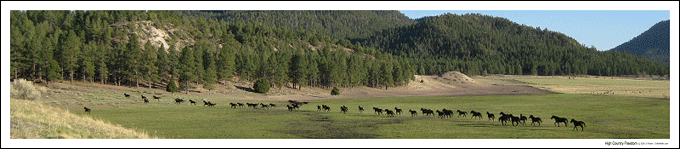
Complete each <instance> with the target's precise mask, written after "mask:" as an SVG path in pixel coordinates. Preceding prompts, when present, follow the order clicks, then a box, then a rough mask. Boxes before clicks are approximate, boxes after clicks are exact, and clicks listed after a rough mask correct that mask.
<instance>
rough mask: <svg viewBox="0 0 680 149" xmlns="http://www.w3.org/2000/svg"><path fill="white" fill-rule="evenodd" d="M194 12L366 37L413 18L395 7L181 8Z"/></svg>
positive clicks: (281, 26) (335, 35)
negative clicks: (373, 8) (370, 9)
mask: <svg viewBox="0 0 680 149" xmlns="http://www.w3.org/2000/svg"><path fill="white" fill-rule="evenodd" d="M182 12H183V13H186V14H189V15H193V16H203V17H206V18H215V19H218V20H224V21H226V22H227V23H234V22H246V23H247V22H260V23H263V24H266V25H272V26H275V27H280V28H288V29H293V30H295V31H303V32H316V33H320V34H323V35H328V36H331V37H334V38H338V39H345V38H365V37H368V36H369V35H372V34H373V33H374V32H376V31H379V30H383V29H389V28H394V27H399V26H404V25H411V24H414V23H415V21H414V20H412V19H410V18H408V17H407V16H406V15H404V14H402V13H401V12H399V11H396V10H372V11H369V10H319V11H315V10H253V11H243V10H221V11H182Z"/></svg>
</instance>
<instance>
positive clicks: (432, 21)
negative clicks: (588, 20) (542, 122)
mask: <svg viewBox="0 0 680 149" xmlns="http://www.w3.org/2000/svg"><path fill="white" fill-rule="evenodd" d="M353 41H357V42H360V43H361V44H362V45H363V46H366V47H374V48H376V49H379V50H381V51H385V52H387V53H391V54H394V55H395V56H406V57H410V58H413V60H414V61H413V62H414V64H416V68H417V70H418V73H419V74H441V73H443V72H447V71H451V70H458V71H461V72H463V73H465V74H467V75H476V74H484V73H490V74H531V75H573V74H588V75H607V76H610V75H637V74H639V73H646V74H659V75H665V74H668V72H669V69H668V68H669V66H668V64H661V63H655V62H652V61H649V60H646V59H644V58H641V57H637V56H634V55H630V54H621V53H611V52H600V51H597V50H596V49H595V48H594V47H591V48H588V47H585V46H584V45H580V44H579V43H578V42H577V41H576V40H574V39H573V38H571V37H569V36H566V35H564V34H562V33H558V32H553V31H549V30H548V29H547V28H543V29H541V28H539V27H536V28H532V27H529V26H525V25H519V24H517V23H514V22H512V21H510V20H508V19H505V18H500V17H492V16H488V15H481V14H465V15H455V14H443V15H440V16H434V17H427V18H422V19H419V21H418V23H417V24H414V25H408V26H402V27H398V28H394V29H386V30H382V31H379V32H377V33H376V34H375V35H373V36H371V37H370V38H366V39H355V40H353Z"/></svg>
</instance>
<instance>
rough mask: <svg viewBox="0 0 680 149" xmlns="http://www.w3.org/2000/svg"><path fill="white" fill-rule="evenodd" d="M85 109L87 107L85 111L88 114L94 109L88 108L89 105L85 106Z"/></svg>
mask: <svg viewBox="0 0 680 149" xmlns="http://www.w3.org/2000/svg"><path fill="white" fill-rule="evenodd" d="M83 109H85V113H87V114H90V111H92V109H90V108H87V107H83Z"/></svg>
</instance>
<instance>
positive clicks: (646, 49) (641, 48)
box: [609, 20, 671, 63]
mask: <svg viewBox="0 0 680 149" xmlns="http://www.w3.org/2000/svg"><path fill="white" fill-rule="evenodd" d="M670 27H671V21H670V20H665V21H661V22H659V23H656V24H654V26H652V27H651V28H649V29H648V30H647V31H645V32H643V33H642V34H640V35H639V36H637V37H635V38H633V39H631V40H630V41H628V42H625V43H623V44H621V45H619V46H616V47H615V48H613V49H610V50H609V51H614V52H622V53H631V54H635V55H640V56H643V57H645V58H647V59H650V60H654V61H658V62H666V63H668V62H670V55H671V53H670V49H671V47H670V46H671V45H670V41H671V40H670V37H671V36H670V33H671V30H670Z"/></svg>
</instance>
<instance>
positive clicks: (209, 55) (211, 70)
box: [203, 50, 217, 90]
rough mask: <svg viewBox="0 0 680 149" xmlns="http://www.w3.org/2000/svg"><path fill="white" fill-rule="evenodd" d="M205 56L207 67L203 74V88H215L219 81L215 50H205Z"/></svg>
mask: <svg viewBox="0 0 680 149" xmlns="http://www.w3.org/2000/svg"><path fill="white" fill-rule="evenodd" d="M203 58H204V61H203V63H204V65H205V67H206V68H205V73H204V75H203V88H205V89H208V90H212V89H215V87H214V84H215V83H216V82H217V74H216V73H217V72H216V70H215V67H216V66H215V60H214V55H213V52H211V50H208V51H205V53H203Z"/></svg>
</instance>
